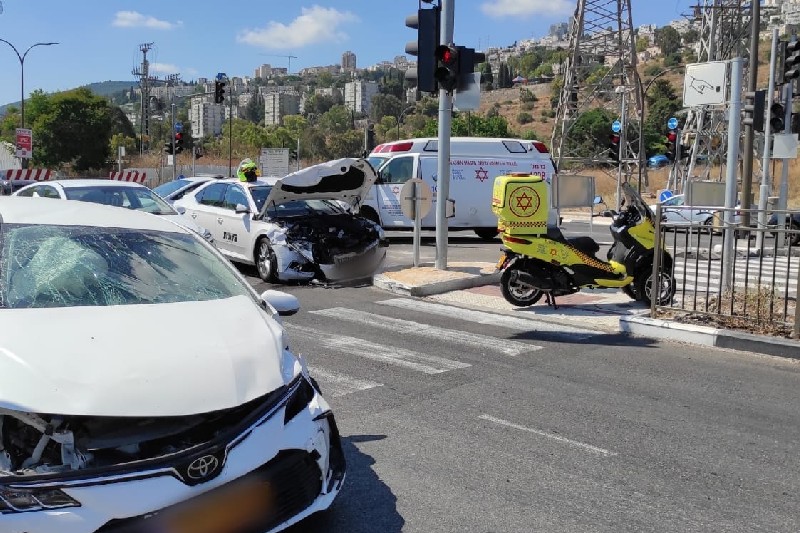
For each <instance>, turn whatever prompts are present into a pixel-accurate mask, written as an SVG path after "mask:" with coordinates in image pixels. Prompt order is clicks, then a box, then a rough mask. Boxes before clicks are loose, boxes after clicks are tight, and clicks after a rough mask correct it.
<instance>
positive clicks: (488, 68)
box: [481, 61, 494, 91]
mask: <svg viewBox="0 0 800 533" xmlns="http://www.w3.org/2000/svg"><path fill="white" fill-rule="evenodd" d="M481 86H482V87H483V89H484V90H486V91H491V90H492V88H493V86H494V74H493V73H492V65H491V64H490V63H489V62H488V61H486V62H484V63H481Z"/></svg>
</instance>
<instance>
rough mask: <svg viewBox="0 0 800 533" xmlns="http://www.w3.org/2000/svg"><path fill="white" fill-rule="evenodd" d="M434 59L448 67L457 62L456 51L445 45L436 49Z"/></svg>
mask: <svg viewBox="0 0 800 533" xmlns="http://www.w3.org/2000/svg"><path fill="white" fill-rule="evenodd" d="M436 59H437V60H438V61H440V62H441V63H442V64H443V65H444V66H446V67H450V66H452V65H455V63H456V61H458V51H457V50H456V49H455V48H453V47H450V46H447V45H445V44H443V45H439V46H437V47H436Z"/></svg>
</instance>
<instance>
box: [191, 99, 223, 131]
mask: <svg viewBox="0 0 800 533" xmlns="http://www.w3.org/2000/svg"><path fill="white" fill-rule="evenodd" d="M227 109H228V106H226V105H223V104H214V103H211V102H209V101H208V100H207V99H206V98H204V97H197V98H192V103H191V105H190V106H189V122H191V123H192V137H194V138H195V139H202V138H203V137H216V136H217V135H221V134H222V125H223V124H224V122H225V113H226V112H227Z"/></svg>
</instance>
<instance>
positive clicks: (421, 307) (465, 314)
mask: <svg viewBox="0 0 800 533" xmlns="http://www.w3.org/2000/svg"><path fill="white" fill-rule="evenodd" d="M377 303H379V304H380V305H388V306H390V307H397V308H400V309H406V310H408V311H414V312H417V313H429V314H432V315H439V316H445V317H448V318H453V319H457V320H467V321H469V322H476V323H478V324H485V325H489V326H495V327H497V326H499V327H503V328H508V329H513V330H518V331H541V332H546V333H557V334H563V335H565V336H566V335H568V336H570V338H572V339H575V340H582V339H588V338H589V337H594V336H597V335H602V334H603V333H602V332H601V331H593V330H590V329H581V328H575V327H571V326H563V325H561V324H553V323H550V322H541V321H537V320H533V319H529V318H517V317H513V316H508V315H503V314H500V313H488V312H485V311H475V310H473V309H464V308H463V307H455V306H452V305H444V304H437V303H432V302H425V301H422V300H410V299H406V298H394V299H391V300H383V301H381V302H377Z"/></svg>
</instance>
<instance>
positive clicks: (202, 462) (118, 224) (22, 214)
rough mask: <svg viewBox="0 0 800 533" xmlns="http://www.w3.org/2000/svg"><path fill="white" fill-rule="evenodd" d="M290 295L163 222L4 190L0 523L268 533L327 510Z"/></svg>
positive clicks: (317, 431) (315, 394)
mask: <svg viewBox="0 0 800 533" xmlns="http://www.w3.org/2000/svg"><path fill="white" fill-rule="evenodd" d="M297 309H298V304H297V300H296V299H295V298H294V297H292V296H290V295H287V294H284V293H279V292H277V291H266V292H265V293H264V294H262V295H260V296H259V295H257V294H256V293H255V292H254V291H253V290H252V288H250V287H249V285H248V284H247V283H246V281H245V280H244V278H242V276H241V275H240V274H239V273H238V272H236V270H235V269H234V268H232V267H231V265H230V263H229V262H228V261H226V260H225V259H224V258H223V257H222V256H221V255H220V254H219V253H218V252H217V251H216V250H215V249H214V248H213V246H211V245H210V244H208V243H206V242H205V241H203V239H202V238H200V237H199V236H197V235H196V234H194V233H193V232H191V231H190V230H188V229H185V228H183V227H181V226H179V225H178V224H175V223H173V222H170V221H168V220H164V219H162V218H159V217H154V216H151V215H148V214H145V213H141V212H136V211H130V210H127V209H118V208H114V207H107V206H102V205H95V204H87V203H81V202H53V201H50V200H47V199H43V198H5V197H4V198H0V323H2V324H3V327H2V329H0V531H2V532H3V533H54V532H58V533H123V532H130V533H134V532H136V533H140V532H147V533H150V532H162V531H163V532H170V533H219V532H221V531H225V532H230V533H249V532H253V531H257V532H259V533H262V532H267V531H269V532H272V531H280V530H283V529H285V528H287V527H289V526H290V525H291V524H294V523H296V522H298V521H300V520H302V519H303V518H305V517H306V516H308V515H310V514H312V513H315V512H317V511H321V510H324V509H327V508H328V507H329V506H330V505H331V503H332V502H333V500H334V498H335V497H336V495H337V494H338V493H339V491H340V489H341V487H342V484H343V482H344V477H345V462H344V455H343V453H342V447H341V442H340V438H339V434H338V430H337V428H336V423H335V421H334V417H333V414H332V412H331V410H330V407H329V406H328V404H327V403H326V402H325V400H324V399H323V398H322V396H321V394H320V392H319V390H318V387H317V385H316V383H315V382H314V380H313V379H312V378H311V377H310V376H309V375H308V370H307V368H306V366H305V364H304V363H303V361H302V359H301V358H299V357H297V356H295V355H294V354H293V353H292V352H291V351H290V350H289V348H288V346H287V341H286V338H285V332H284V329H283V327H282V326H281V322H280V320H281V319H280V316H279V315H281V314H284V315H286V314H292V313H293V312H296V311H297ZM209 317H214V318H213V324H214V326H213V327H210V328H197V327H196V325H197V324H200V323H208V319H209ZM186 331H191V332H192V333H191V334H190V335H186V334H185V332H186Z"/></svg>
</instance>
